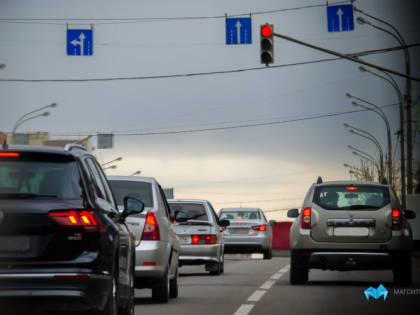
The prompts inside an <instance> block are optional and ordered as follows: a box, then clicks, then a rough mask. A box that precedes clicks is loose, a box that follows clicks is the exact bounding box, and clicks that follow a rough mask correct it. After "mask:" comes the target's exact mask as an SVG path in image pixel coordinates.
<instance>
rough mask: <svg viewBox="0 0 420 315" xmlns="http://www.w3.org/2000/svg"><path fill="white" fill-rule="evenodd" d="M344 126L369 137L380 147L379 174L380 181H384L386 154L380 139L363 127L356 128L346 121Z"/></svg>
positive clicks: (356, 133)
mask: <svg viewBox="0 0 420 315" xmlns="http://www.w3.org/2000/svg"><path fill="white" fill-rule="evenodd" d="M344 127H346V128H349V129H350V130H349V132H350V133H352V134H355V135H358V136H360V137H362V138H365V139H368V140H369V141H371V142H373V143H374V144H375V145H376V147H377V148H378V151H379V157H380V158H379V161H380V166H381V167H380V169H381V172H380V176H379V181H380V182H382V179H383V178H384V171H383V170H384V162H383V161H384V156H383V150H382V147H381V145H380V143H379V141H378V140H377V139H376V138H375V137H374V136H373V135H372V134H371V133H369V132H367V131H365V130H363V129H359V128H356V127H354V126H352V125H349V124H346V123H345V124H344Z"/></svg>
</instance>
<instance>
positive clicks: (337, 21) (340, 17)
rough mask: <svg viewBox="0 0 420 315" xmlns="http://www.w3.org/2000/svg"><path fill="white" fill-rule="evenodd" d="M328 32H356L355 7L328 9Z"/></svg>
mask: <svg viewBox="0 0 420 315" xmlns="http://www.w3.org/2000/svg"><path fill="white" fill-rule="evenodd" d="M327 20H328V32H344V31H353V30H354V18H353V6H352V5H351V4H346V5H334V6H328V7H327Z"/></svg>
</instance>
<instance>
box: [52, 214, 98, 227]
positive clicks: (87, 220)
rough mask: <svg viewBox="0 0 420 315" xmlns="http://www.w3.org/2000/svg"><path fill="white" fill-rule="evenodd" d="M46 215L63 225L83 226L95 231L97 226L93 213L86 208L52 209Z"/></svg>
mask: <svg viewBox="0 0 420 315" xmlns="http://www.w3.org/2000/svg"><path fill="white" fill-rule="evenodd" d="M48 215H49V216H50V217H51V218H53V219H54V220H55V222H57V223H58V224H60V225H63V226H83V227H84V228H85V229H86V230H89V231H97V229H98V226H99V224H98V222H97V221H96V219H95V217H94V215H93V214H92V213H91V212H89V211H87V210H82V211H76V210H68V211H60V212H58V211H53V212H50V213H48Z"/></svg>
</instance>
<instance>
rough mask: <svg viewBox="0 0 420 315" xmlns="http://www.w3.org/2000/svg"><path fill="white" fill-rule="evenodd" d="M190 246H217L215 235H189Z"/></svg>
mask: <svg viewBox="0 0 420 315" xmlns="http://www.w3.org/2000/svg"><path fill="white" fill-rule="evenodd" d="M191 244H193V245H200V244H206V245H211V244H217V235H213V234H208V235H191Z"/></svg>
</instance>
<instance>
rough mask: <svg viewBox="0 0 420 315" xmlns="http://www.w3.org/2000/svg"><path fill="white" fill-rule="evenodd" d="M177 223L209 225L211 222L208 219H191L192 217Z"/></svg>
mask: <svg viewBox="0 0 420 315" xmlns="http://www.w3.org/2000/svg"><path fill="white" fill-rule="evenodd" d="M179 224H181V225H182V224H184V225H211V223H210V222H209V221H201V220H192V219H188V220H187V221H185V222H179Z"/></svg>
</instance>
